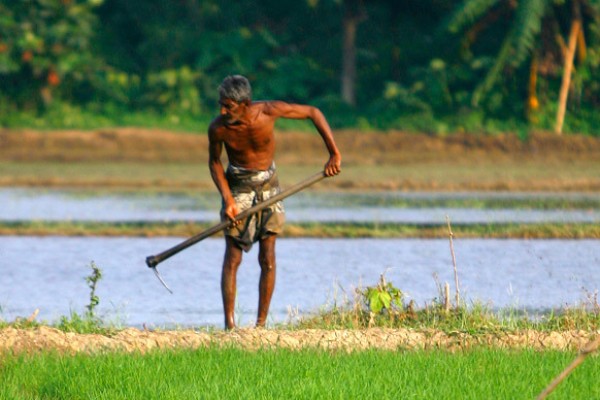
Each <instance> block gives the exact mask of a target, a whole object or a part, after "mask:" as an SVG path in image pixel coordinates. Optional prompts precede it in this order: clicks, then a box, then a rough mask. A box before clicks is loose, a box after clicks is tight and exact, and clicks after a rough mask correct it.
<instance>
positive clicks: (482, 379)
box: [0, 348, 600, 399]
mask: <svg viewBox="0 0 600 400" xmlns="http://www.w3.org/2000/svg"><path fill="white" fill-rule="evenodd" d="M573 358H574V354H573V353H570V352H558V351H545V352H535V351H533V350H522V351H507V350H495V349H478V350H473V351H467V352H459V353H449V352H444V351H439V352H438V351H436V352H425V351H420V352H403V351H398V352H385V351H366V352H353V353H343V352H326V351H319V350H302V351H290V350H260V351H257V352H248V351H243V350H239V349H233V348H230V349H218V348H208V349H200V350H194V351H185V350H176V351H163V352H151V353H147V354H145V355H142V354H139V353H137V354H135V353H134V354H124V353H107V354H97V355H89V354H83V353H79V354H77V355H74V356H69V355H61V354H58V353H41V354H36V355H19V356H15V355H6V354H5V355H4V356H3V357H2V361H1V364H0V371H1V372H2V373H0V398H2V399H92V398H93V399H132V398H145V399H229V398H237V399H267V398H268V399H300V398H302V399H308V398H310V399H339V398H343V399H391V398H418V399H451V398H456V399H522V398H527V399H531V398H535V396H537V395H538V394H539V393H540V392H541V391H542V390H543V389H544V388H545V387H546V386H547V384H548V383H549V381H550V380H551V379H552V378H553V377H554V376H555V375H557V374H558V373H559V372H561V371H562V370H563V368H564V367H565V366H566V365H568V364H569V363H570V362H571V361H572V359H573ZM599 379H600V359H598V357H593V358H591V359H588V360H587V361H586V362H585V363H584V364H582V365H581V366H580V367H579V368H578V369H577V370H576V371H574V372H573V373H572V374H571V375H570V376H569V377H568V379H566V380H565V381H564V382H563V383H561V385H560V386H559V387H558V388H557V389H556V390H555V391H554V392H553V394H552V396H551V398H552V399H591V398H599V397H600V386H598V385H597V382H598V381H599Z"/></svg>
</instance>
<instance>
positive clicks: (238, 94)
mask: <svg viewBox="0 0 600 400" xmlns="http://www.w3.org/2000/svg"><path fill="white" fill-rule="evenodd" d="M251 98H252V88H251V87H250V82H248V79H246V78H245V77H243V76H241V75H230V76H228V77H227V78H225V79H223V82H222V83H221V85H220V86H219V105H220V106H221V116H222V118H223V119H224V121H225V123H226V124H235V123H238V122H239V121H240V119H242V118H243V117H244V115H245V114H246V111H247V109H248V106H249V105H250V102H251Z"/></svg>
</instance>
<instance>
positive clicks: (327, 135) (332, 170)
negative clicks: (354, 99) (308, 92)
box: [267, 101, 342, 176]
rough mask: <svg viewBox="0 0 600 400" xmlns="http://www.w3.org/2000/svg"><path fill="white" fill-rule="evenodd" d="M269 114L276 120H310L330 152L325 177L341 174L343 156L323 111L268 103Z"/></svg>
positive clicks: (293, 105)
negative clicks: (279, 118) (280, 118)
mask: <svg viewBox="0 0 600 400" xmlns="http://www.w3.org/2000/svg"><path fill="white" fill-rule="evenodd" d="M267 113H268V114H270V115H272V116H274V117H276V118H277V117H282V118H290V119H310V120H311V121H312V123H313V125H314V126H315V128H316V129H317V131H318V132H319V134H320V135H321V137H322V138H323V141H324V142H325V146H326V147H327V150H328V151H329V160H328V161H327V163H326V164H325V168H324V172H325V175H327V176H333V175H337V174H339V173H340V171H341V170H342V155H341V154H340V151H339V150H338V148H337V145H336V144H335V139H334V138H333V133H332V132H331V127H330V126H329V123H328V122H327V119H326V118H325V116H324V115H323V113H322V112H321V110H319V109H318V108H316V107H313V106H309V105H301V104H289V103H285V102H282V101H273V102H269V103H268V106H267Z"/></svg>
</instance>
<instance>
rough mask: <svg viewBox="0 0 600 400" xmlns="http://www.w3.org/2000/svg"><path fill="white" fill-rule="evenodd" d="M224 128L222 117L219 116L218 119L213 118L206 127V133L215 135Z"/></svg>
mask: <svg viewBox="0 0 600 400" xmlns="http://www.w3.org/2000/svg"><path fill="white" fill-rule="evenodd" d="M224 127H225V123H224V122H223V117H222V116H220V115H219V116H218V117H216V118H214V119H213V120H212V121H211V122H210V124H209V125H208V133H216V132H217V131H219V130H221V129H222V128H224Z"/></svg>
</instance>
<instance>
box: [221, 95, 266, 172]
mask: <svg viewBox="0 0 600 400" xmlns="http://www.w3.org/2000/svg"><path fill="white" fill-rule="evenodd" d="M275 120H276V118H275V117H273V116H271V115H269V114H268V103H265V102H254V103H252V104H251V105H250V106H249V110H248V113H247V115H246V116H245V118H244V119H241V120H238V121H235V122H233V123H228V122H227V121H226V120H225V118H223V117H222V116H219V117H217V118H216V119H215V120H214V121H213V128H214V131H213V132H214V137H213V139H215V140H217V141H219V142H221V143H223V145H224V146H225V151H226V152H227V157H228V158H229V163H231V164H233V165H236V166H238V167H242V168H247V169H255V170H266V169H268V168H269V167H270V166H271V164H272V163H273V157H274V155H275V136H274V133H273V129H274V127H275Z"/></svg>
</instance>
